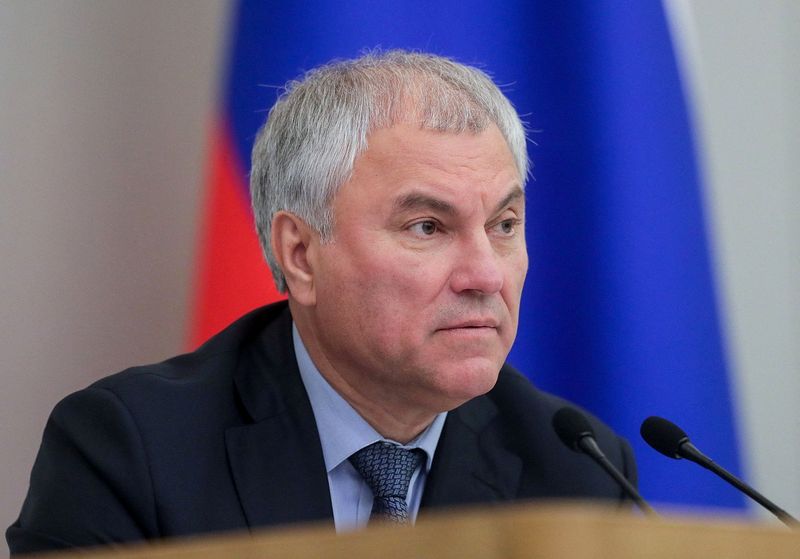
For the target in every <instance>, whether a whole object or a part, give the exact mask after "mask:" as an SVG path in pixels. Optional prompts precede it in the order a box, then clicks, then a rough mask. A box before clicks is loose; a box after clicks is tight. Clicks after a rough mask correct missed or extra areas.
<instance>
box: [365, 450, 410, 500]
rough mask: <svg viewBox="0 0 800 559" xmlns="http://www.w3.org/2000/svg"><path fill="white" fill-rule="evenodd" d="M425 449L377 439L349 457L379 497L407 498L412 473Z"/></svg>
mask: <svg viewBox="0 0 800 559" xmlns="http://www.w3.org/2000/svg"><path fill="white" fill-rule="evenodd" d="M424 454H425V451H423V450H421V449H418V448H415V449H413V450H408V449H405V448H402V447H399V446H397V445H395V444H391V443H387V442H384V441H378V442H377V443H373V444H371V445H369V446H366V447H364V448H362V449H361V450H359V451H358V452H356V453H354V454H353V455H352V456H351V457H350V463H351V464H352V465H353V467H354V468H355V469H356V471H358V473H359V474H361V477H362V478H364V481H365V482H366V483H367V485H368V486H369V488H370V489H372V494H373V495H374V497H375V498H376V499H380V498H386V497H402V498H403V500H405V498H406V494H407V493H408V484H409V482H410V481H411V476H412V475H414V471H415V470H416V469H417V467H418V466H419V465H420V463H421V462H422V457H423V455H424Z"/></svg>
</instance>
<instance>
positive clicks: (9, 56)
mask: <svg viewBox="0 0 800 559" xmlns="http://www.w3.org/2000/svg"><path fill="white" fill-rule="evenodd" d="M678 3H679V4H683V7H682V10H683V13H684V17H683V18H682V20H681V21H682V23H681V24H680V25H682V26H683V27H682V29H683V32H684V34H685V35H687V36H690V37H692V38H693V39H694V41H693V44H692V47H691V49H689V50H690V51H691V53H692V56H693V57H694V59H695V64H694V66H693V68H694V73H695V80H694V81H695V82H696V84H695V85H696V86H697V87H696V90H697V91H698V93H697V95H698V101H699V102H700V104H701V106H702V107H703V109H704V111H703V114H702V115H700V116H699V117H698V120H699V123H700V125H701V126H702V130H703V132H704V133H703V137H704V141H705V144H706V146H707V148H708V150H709V153H710V154H711V156H712V158H711V163H710V164H709V166H708V168H707V172H708V175H709V178H710V180H711V182H710V189H709V192H708V198H709V204H710V207H711V209H712V218H713V223H714V239H715V244H716V246H717V247H718V256H717V260H718V263H719V264H720V269H721V274H720V279H721V281H722V282H723V285H724V292H723V294H722V296H723V298H724V301H725V305H726V314H727V316H728V319H729V321H728V324H729V334H730V339H731V348H732V351H733V354H734V357H735V365H736V373H737V381H736V386H737V389H738V394H739V398H740V401H741V405H742V407H743V409H744V411H745V412H746V417H745V420H744V422H743V425H742V428H743V432H744V433H745V434H746V435H748V440H747V444H748V447H749V448H750V449H751V450H756V451H758V452H759V453H760V458H758V459H752V460H750V461H749V466H750V470H751V472H750V474H751V479H753V480H754V481H755V483H756V484H757V485H758V486H759V487H761V488H763V490H764V492H765V493H767V494H768V495H770V496H772V497H773V498H774V499H775V500H776V501H778V502H779V503H781V504H783V505H784V506H786V507H787V508H788V509H790V510H792V511H793V512H794V513H795V514H800V468H798V464H799V463H800V445H798V444H797V442H798V441H800V421H798V419H797V417H798V413H797V409H798V408H800V354H799V353H798V352H799V351H800V350H799V349H798V347H800V344H798V341H800V320H799V318H798V317H800V291H799V290H798V288H797V285H800V270H799V269H798V268H799V267H800V248H799V247H800V243H798V241H800V160H799V158H798V156H797V154H798V153H800V145H799V142H800V135H799V134H798V133H797V130H799V129H800V104H798V103H797V100H798V99H800V95H799V94H800V64H797V61H798V60H800V35H798V34H797V32H796V30H797V29H798V28H800V3H796V2H792V1H791V0H786V1H783V2H781V1H778V0H767V1H761V2H752V1H748V2H744V1H742V2H731V1H727V0H715V1H704V2H699V1H698V2H689V1H688V0H686V1H683V2H678ZM226 16H227V8H226V4H225V3H223V2H222V1H221V0H220V1H216V0H215V1H192V0H183V1H181V0H172V1H163V2H157V1H141V2H126V1H122V0H114V1H111V0H105V1H101V0H97V1H89V0H83V1H81V0H51V1H36V0H32V1H26V0H5V1H3V0H0V333H1V334H0V371H2V374H3V375H4V380H5V383H4V390H3V391H2V392H0V449H2V452H0V472H2V476H0V526H6V525H8V524H9V523H10V522H12V521H13V519H14V518H15V516H16V514H17V512H18V510H19V506H20V504H21V502H22V498H23V495H24V492H25V490H26V487H27V478H28V473H29V471H30V467H31V464H32V461H33V458H34V456H35V452H36V449H37V446H38V444H39V438H40V436H41V430H42V428H43V426H44V422H45V420H46V418H47V414H48V413H49V411H50V409H51V408H52V406H53V405H54V404H55V403H56V402H57V401H58V400H59V399H60V398H61V397H63V396H64V395H66V394H67V393H69V392H70V391H73V390H75V389H78V388H80V387H83V386H85V385H86V384H88V383H89V382H91V381H92V380H94V379H96V378H99V377H101V376H104V375H106V374H109V373H111V372H114V371H116V370H119V369H121V368H123V367H125V366H127V365H130V364H134V363H142V362H148V361H154V360H158V359H161V358H164V357H166V356H168V355H170V354H173V353H175V352H177V351H180V350H181V349H182V347H183V344H184V339H185V329H186V323H185V322H186V321H185V318H186V314H187V312H186V311H187V308H188V297H189V287H188V286H189V282H190V278H191V277H192V265H193V261H194V250H195V246H194V240H195V231H196V227H197V215H198V208H199V204H200V193H201V184H202V177H203V174H204V161H205V157H204V150H205V148H206V136H207V132H208V130H209V126H210V122H209V121H210V117H211V116H212V110H213V106H214V105H213V98H214V93H215V90H216V84H217V82H218V76H217V61H218V57H219V55H220V50H221V47H220V45H221V36H222V33H223V31H224V29H225V25H226ZM687 28H688V31H687ZM692 30H693V31H692ZM690 31H692V32H690ZM776 426H783V430H782V431H780V430H778V429H776ZM756 434H758V438H756V436H755V435H756ZM710 482H711V481H710ZM3 549H4V547H0V554H2V553H1V552H2V551H3Z"/></svg>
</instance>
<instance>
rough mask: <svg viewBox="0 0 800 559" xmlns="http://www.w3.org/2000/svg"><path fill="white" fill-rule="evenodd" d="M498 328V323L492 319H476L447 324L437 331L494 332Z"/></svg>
mask: <svg viewBox="0 0 800 559" xmlns="http://www.w3.org/2000/svg"><path fill="white" fill-rule="evenodd" d="M498 326H499V324H498V322H497V321H496V320H493V319H477V320H465V321H462V322H457V323H455V324H448V325H447V326H444V327H442V328H439V330H443V331H448V330H476V331H480V330H496V329H497V327H498Z"/></svg>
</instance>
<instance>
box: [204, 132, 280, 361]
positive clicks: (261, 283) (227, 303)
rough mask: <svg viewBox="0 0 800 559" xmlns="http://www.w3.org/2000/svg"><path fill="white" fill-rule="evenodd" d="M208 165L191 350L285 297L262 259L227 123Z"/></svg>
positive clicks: (214, 139) (215, 140)
mask: <svg viewBox="0 0 800 559" xmlns="http://www.w3.org/2000/svg"><path fill="white" fill-rule="evenodd" d="M210 163H211V165H210V174H209V176H208V182H207V183H206V200H205V207H204V208H203V221H202V229H201V234H200V247H199V250H198V263H197V278H196V283H195V293H194V300H193V308H192V310H191V322H190V325H189V332H190V335H189V344H190V347H191V348H195V347H197V346H198V345H200V344H201V343H203V342H204V341H206V340H207V339H208V338H209V337H211V336H212V335H214V334H216V333H217V332H219V331H220V330H222V329H223V328H224V327H225V326H227V325H228V324H230V323H231V322H232V321H233V320H235V319H236V318H238V317H239V316H241V315H242V314H244V313H246V312H248V311H250V310H252V309H254V308H256V307H259V306H261V305H265V304H267V303H271V302H273V301H277V300H279V299H281V298H283V296H282V295H281V294H280V293H278V291H277V290H276V289H275V284H274V283H273V281H272V275H271V274H270V271H269V267H268V266H267V264H266V262H265V261H264V258H263V256H262V253H261V247H260V246H259V244H258V238H257V236H256V232H255V228H254V226H253V216H252V211H251V209H250V201H249V199H248V197H247V195H246V194H245V193H246V192H247V189H246V185H244V184H242V182H243V177H244V176H245V174H244V173H242V172H241V165H240V164H239V162H238V161H237V157H236V152H235V150H234V148H233V143H232V142H231V139H230V136H229V133H228V129H227V126H226V125H225V124H222V123H219V124H218V125H217V126H216V130H215V131H214V132H213V136H212V141H211V162H210Z"/></svg>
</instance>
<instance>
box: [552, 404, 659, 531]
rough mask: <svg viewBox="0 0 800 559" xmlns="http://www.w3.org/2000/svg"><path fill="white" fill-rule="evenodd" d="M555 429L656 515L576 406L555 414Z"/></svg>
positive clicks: (631, 496) (641, 507) (639, 504)
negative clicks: (612, 459) (605, 450)
mask: <svg viewBox="0 0 800 559" xmlns="http://www.w3.org/2000/svg"><path fill="white" fill-rule="evenodd" d="M553 429H555V431H556V434H558V437H559V438H560V439H561V442H563V443H564V444H565V445H567V446H568V447H569V448H571V449H572V450H574V451H575V452H583V453H584V454H588V455H589V456H590V457H591V458H592V460H594V461H595V462H597V463H598V464H600V466H601V467H602V468H603V469H604V470H605V471H606V472H608V475H610V476H611V477H612V478H614V481H616V482H617V483H618V484H619V486H620V487H622V489H623V491H625V493H626V494H627V495H628V496H629V497H630V498H631V499H632V500H633V502H634V503H636V504H637V505H638V507H639V508H640V509H642V511H643V512H645V513H646V514H652V515H655V514H656V512H655V511H654V510H653V509H652V507H650V505H648V504H647V503H646V502H645V500H644V499H642V496H641V495H639V492H638V491H636V488H635V487H634V486H633V485H631V483H630V482H629V481H628V480H627V479H626V478H625V476H624V475H622V473H620V471H619V470H618V469H617V468H615V467H614V464H612V463H611V461H610V460H609V459H608V458H606V455H605V454H603V451H602V450H600V447H599V446H598V445H597V441H596V440H595V438H594V431H593V430H592V426H591V424H589V420H588V419H586V417H585V416H584V415H583V414H582V413H581V412H579V411H578V410H576V409H575V408H570V407H563V408H561V409H560V410H558V411H557V412H556V413H555V414H554V415H553Z"/></svg>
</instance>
